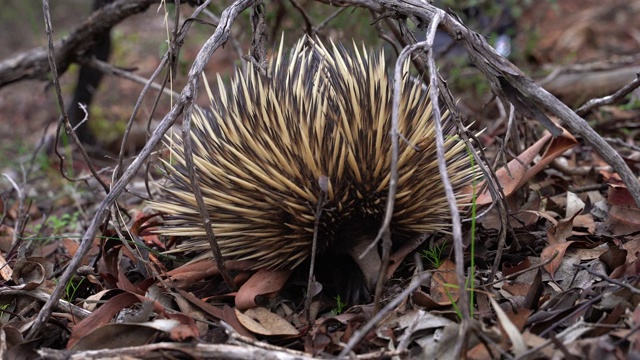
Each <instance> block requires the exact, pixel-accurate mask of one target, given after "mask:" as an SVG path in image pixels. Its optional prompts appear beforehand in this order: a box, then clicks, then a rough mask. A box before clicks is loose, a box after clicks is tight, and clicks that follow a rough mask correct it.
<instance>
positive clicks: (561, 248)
mask: <svg viewBox="0 0 640 360" xmlns="http://www.w3.org/2000/svg"><path fill="white" fill-rule="evenodd" d="M572 243H573V241H567V242H563V243H559V244H552V245H549V246H547V247H545V248H544V250H542V254H540V260H541V261H542V262H546V261H549V260H551V259H552V258H553V260H551V262H550V263H548V264H547V265H545V266H544V269H545V270H547V272H548V273H549V274H551V276H553V274H555V272H556V270H558V268H559V267H560V264H561V263H562V258H563V257H564V253H565V252H566V251H567V248H568V247H569V246H570V245H571V244H572ZM554 256H555V257H554Z"/></svg>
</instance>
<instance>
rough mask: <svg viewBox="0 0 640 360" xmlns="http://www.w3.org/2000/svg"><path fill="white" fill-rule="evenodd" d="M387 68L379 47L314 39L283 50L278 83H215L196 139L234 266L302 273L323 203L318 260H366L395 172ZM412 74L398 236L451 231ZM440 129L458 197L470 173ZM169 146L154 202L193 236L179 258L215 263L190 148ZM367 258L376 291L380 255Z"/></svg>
mask: <svg viewBox="0 0 640 360" xmlns="http://www.w3.org/2000/svg"><path fill="white" fill-rule="evenodd" d="M384 59H385V57H384V54H383V53H382V52H380V53H378V54H368V53H366V52H364V51H360V50H358V48H357V47H355V46H354V47H353V48H352V49H346V48H345V47H343V46H340V45H334V44H332V45H331V46H329V47H326V46H324V45H323V44H322V43H320V42H319V41H315V40H311V39H309V38H304V39H301V40H300V41H298V43H297V44H296V46H295V47H294V48H293V50H292V51H291V52H290V53H289V55H288V56H285V55H284V54H283V48H282V46H281V47H280V48H279V49H278V52H277V54H276V55H275V56H274V58H273V59H272V60H271V62H270V64H269V68H268V73H269V76H263V75H260V73H259V72H258V71H257V70H256V69H254V68H253V67H252V66H248V70H247V71H246V72H242V71H240V70H238V71H237V72H236V76H235V78H234V80H233V81H232V83H231V86H230V87H227V86H226V85H225V84H223V82H222V80H221V79H220V77H218V84H219V87H218V88H219V94H220V96H219V97H214V98H213V99H211V109H209V110H208V111H206V112H204V111H201V112H198V113H197V114H196V115H195V116H194V118H193V119H192V120H193V128H192V130H191V140H192V141H193V144H194V159H193V160H194V164H195V167H196V170H197V174H198V179H199V180H198V181H199V185H200V188H201V189H202V193H203V196H204V197H205V199H204V200H205V203H206V206H207V210H208V212H209V216H210V218H211V223H212V227H213V230H214V232H215V234H216V237H217V241H218V245H219V246H220V250H221V252H222V256H223V257H224V258H225V259H236V260H251V261H253V264H254V265H253V268H255V269H258V268H286V269H294V268H296V267H297V266H298V265H300V264H301V263H303V262H304V261H305V260H307V259H309V258H310V255H311V248H312V247H311V245H312V240H313V237H314V232H315V229H314V228H315V223H316V211H315V209H316V206H317V204H318V201H320V199H325V201H324V202H323V204H324V205H323V209H322V215H321V217H320V221H319V228H318V229H317V230H318V233H317V236H318V240H319V243H318V254H319V255H323V256H324V257H325V258H327V257H328V258H330V259H331V258H332V256H333V255H332V254H334V253H336V254H340V253H342V254H344V253H346V254H350V255H351V257H352V258H357V256H356V255H359V254H360V253H361V252H362V249H363V244H364V243H365V241H363V240H362V239H366V238H369V240H368V242H370V241H371V240H373V239H374V238H375V234H376V233H377V230H378V227H379V226H380V223H381V221H382V218H383V214H384V207H385V204H386V201H387V192H388V186H389V172H390V165H391V157H390V153H391V138H390V135H389V131H390V127H391V111H392V99H391V95H392V88H391V87H392V79H391V78H390V77H389V76H388V75H387V70H386V66H385V61H384ZM403 79H404V83H403V86H402V92H401V100H402V101H401V104H400V112H399V131H400V133H401V134H402V136H403V138H404V141H402V142H400V148H399V161H398V174H399V177H398V190H397V194H396V199H395V201H396V203H395V208H394V213H393V218H392V223H391V226H392V231H393V233H394V235H400V236H409V235H411V234H420V233H426V232H434V231H435V232H446V231H448V229H449V228H450V219H449V210H448V207H447V206H445V204H446V198H445V193H444V189H443V187H442V184H441V182H440V174H439V172H438V165H437V157H436V150H435V142H434V131H435V129H434V122H433V120H432V118H431V104H430V102H429V94H428V90H427V89H426V88H425V87H424V86H423V85H422V84H420V83H419V82H417V81H413V80H411V77H410V76H409V66H408V64H407V65H406V66H405V67H404V72H403ZM205 113H206V115H205ZM442 121H443V123H442V125H443V128H444V131H445V149H446V159H447V163H448V173H449V177H450V179H451V182H452V185H453V188H454V191H456V192H458V193H461V189H462V188H464V187H465V186H466V185H467V184H468V183H469V182H470V181H471V179H472V178H473V169H472V167H471V166H470V164H469V162H468V160H467V155H466V148H465V145H464V143H463V142H461V141H460V140H459V139H458V137H457V136H456V134H455V128H454V126H453V125H452V123H451V122H449V120H447V118H446V117H445V118H444V119H443V120H442ZM170 150H171V160H172V162H171V163H169V162H165V167H166V170H167V180H168V181H167V185H166V187H165V189H164V192H165V194H164V196H163V198H162V200H159V201H155V202H153V203H152V206H153V208H154V209H156V210H158V211H161V212H163V213H164V214H166V216H165V223H164V225H163V226H162V227H161V228H159V230H158V232H159V233H161V234H165V235H170V236H179V237H184V241H182V243H181V244H180V245H178V247H177V249H176V250H177V251H189V252H194V253H196V254H198V255H199V256H200V257H203V256H205V257H206V256H211V252H210V250H209V244H208V241H207V239H206V234H205V230H204V228H203V225H202V222H201V219H200V214H199V212H198V207H197V204H196V200H195V198H194V195H193V191H192V187H191V183H190V181H189V175H188V172H187V171H186V169H185V160H184V157H185V154H184V149H183V142H182V140H181V139H177V140H176V139H172V141H171V142H170ZM321 177H326V179H328V181H327V186H326V187H325V188H321V187H320V185H319V184H318V179H320V178H321ZM460 197H463V195H460ZM345 234H346V235H345ZM371 234H373V235H371ZM368 242H366V243H367V244H366V245H367V246H368ZM345 247H346V248H345ZM364 247H365V248H366V246H364ZM371 253H372V254H373V255H371V256H372V257H373V256H374V255H375V256H378V255H377V251H372V252H371ZM336 256H337V255H336ZM329 262H331V261H329ZM356 263H358V265H359V267H360V269H361V270H362V271H363V274H361V275H362V276H361V277H362V278H364V279H365V282H366V284H367V286H368V288H369V289H372V286H373V285H374V284H375V279H377V277H378V271H379V266H380V264H379V259H366V260H365V261H364V262H363V261H360V260H356Z"/></svg>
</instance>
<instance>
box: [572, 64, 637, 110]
mask: <svg viewBox="0 0 640 360" xmlns="http://www.w3.org/2000/svg"><path fill="white" fill-rule="evenodd" d="M638 87H640V73H636V78H635V79H633V81H632V82H630V83H629V84H627V85H625V86H624V87H623V88H622V89H620V90H618V91H616V92H615V93H613V94H612V95H609V96H605V97H601V98H598V99H591V100H589V101H587V103H586V104H584V105H582V106H581V107H580V108H579V109H578V110H576V114H578V115H580V116H585V115H587V114H588V113H589V112H590V111H591V110H593V109H596V108H599V107H601V106H605V105H611V104H615V103H616V102H618V101H620V100H622V99H624V97H625V96H627V95H629V94H631V92H633V90H635V89H637V88H638Z"/></svg>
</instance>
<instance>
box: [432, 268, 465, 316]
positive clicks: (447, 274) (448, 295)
mask: <svg viewBox="0 0 640 360" xmlns="http://www.w3.org/2000/svg"><path fill="white" fill-rule="evenodd" d="M457 287H458V277H457V276H456V265H455V264H454V263H453V262H451V260H449V259H446V260H445V261H444V262H443V263H442V265H440V267H439V268H438V270H436V271H434V273H433V276H432V277H431V298H432V299H433V301H435V302H436V303H437V304H438V305H440V306H444V305H451V303H452V302H456V301H458V297H459V291H458V288H457Z"/></svg>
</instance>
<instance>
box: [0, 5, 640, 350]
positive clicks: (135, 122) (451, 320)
mask: <svg viewBox="0 0 640 360" xmlns="http://www.w3.org/2000/svg"><path fill="white" fill-rule="evenodd" d="M28 3H29V4H28ZM30 3H36V2H23V1H18V0H14V1H8V4H6V5H5V7H4V10H3V12H2V13H3V15H0V19H1V20H2V23H0V26H2V30H3V33H4V34H12V36H3V37H2V39H1V40H0V42H1V43H2V45H3V46H1V47H0V57H1V58H2V59H3V60H0V109H1V110H2V111H0V114H2V115H1V116H3V117H4V121H2V122H1V123H0V126H2V128H0V129H1V130H2V131H1V132H0V133H1V134H2V145H1V147H0V151H2V156H0V167H1V168H2V175H3V176H2V179H1V180H0V191H1V192H2V196H1V198H0V213H1V214H2V218H1V222H0V326H1V328H0V353H1V354H2V356H3V358H8V359H11V358H36V357H44V358H69V357H71V358H77V359H80V358H82V359H84V358H105V357H113V356H123V357H132V358H157V357H163V356H170V357H174V358H229V359H230V358H276V357H277V358H281V359H287V358H292V359H293V358H296V359H303V358H312V357H331V356H337V355H341V356H348V355H350V354H351V355H353V356H357V357H358V358H362V359H365V358H391V357H395V358H439V359H451V358H460V357H466V358H472V359H489V358H518V359H533V358H536V359H538V358H557V359H562V358H566V359H572V358H595V359H597V358H603V359H604V358H606V359H610V358H611V359H626V358H637V357H638V356H640V336H639V335H638V331H637V330H638V328H639V327H640V306H639V304H640V297H639V296H638V295H639V294H640V288H639V287H638V286H637V284H638V279H639V277H638V276H639V273H640V260H638V259H637V254H638V252H639V251H640V209H639V207H640V182H639V181H638V175H639V174H640V100H639V98H638V93H637V90H636V88H637V87H638V85H639V84H640V81H639V80H638V75H637V72H638V69H639V68H640V67H639V65H640V56H639V55H638V54H640V51H639V50H640V25H638V24H640V6H639V5H638V4H637V2H635V1H632V0H626V1H625V0H616V1H608V2H602V1H593V0H557V1H551V0H549V1H541V2H537V3H535V4H534V6H529V5H528V2H527V1H517V0H505V1H504V2H503V3H504V4H506V5H505V7H501V6H498V5H495V2H489V3H493V4H494V5H493V6H491V5H487V6H486V7H485V8H483V10H482V11H483V13H484V14H489V15H488V17H489V19H496V18H498V17H499V16H500V14H499V12H500V10H504V9H509V13H510V14H511V16H512V17H513V18H514V24H513V26H511V27H510V30H509V31H508V32H507V33H508V34H509V35H510V36H511V37H512V39H513V40H512V44H511V46H512V53H511V57H510V60H511V61H512V62H513V63H515V65H514V64H513V63H511V62H509V61H507V60H505V59H504V58H502V57H501V56H499V55H497V54H496V53H494V52H492V51H491V50H490V49H489V47H488V45H487V42H486V41H484V40H483V38H482V37H479V36H477V35H476V34H475V33H473V32H472V31H471V30H473V31H478V32H483V31H485V32H483V34H484V35H486V36H487V37H488V39H489V42H491V41H492V40H493V39H494V38H495V35H496V34H495V33H494V32H493V30H492V29H495V28H494V27H492V26H491V21H489V22H483V21H480V18H479V17H478V15H474V14H467V13H463V12H462V11H461V9H456V10H459V11H460V15H461V17H462V18H463V20H464V21H465V23H466V24H467V26H468V28H467V27H466V26H465V25H462V24H461V23H459V22H458V21H457V20H456V17H455V16H453V15H449V14H447V13H445V12H441V11H439V10H438V9H437V8H436V7H434V6H432V5H429V4H428V3H427V2H420V1H417V0H416V1H414V0H410V1H404V2H396V1H389V0H339V1H317V2H314V1H311V0H304V1H303V0H295V1H294V0H279V1H272V2H268V3H266V4H263V5H262V6H261V7H259V8H258V10H259V11H254V12H253V13H252V10H256V8H254V7H253V6H254V5H256V3H258V2H257V1H251V0H238V1H236V2H231V1H227V2H225V5H221V4H219V2H216V4H214V5H209V4H208V1H207V2H206V5H208V6H202V7H199V8H196V7H190V6H188V5H182V6H181V8H180V11H178V12H176V8H175V6H174V5H172V4H164V3H161V2H160V1H159V0H158V1H154V0H135V1H134V0H128V1H124V0H117V1H114V4H113V6H109V7H107V8H103V9H102V10H100V11H101V12H100V13H98V15H96V16H93V17H91V18H89V14H90V6H88V5H86V4H84V3H85V2H82V1H71V0H69V1H66V2H56V4H55V6H53V5H51V6H53V8H51V12H50V15H51V20H50V22H48V26H51V27H52V28H53V30H54V31H53V38H52V41H53V42H52V44H54V49H53V50H54V51H55V54H56V57H55V65H56V68H57V74H54V73H52V71H51V68H50V61H49V56H51V55H52V54H53V53H52V52H51V49H49V48H47V42H48V39H47V38H46V33H45V31H44V30H43V29H45V25H46V24H47V22H45V21H44V20H43V16H42V7H40V4H39V3H38V4H36V5H34V4H30ZM43 3H45V4H48V2H47V1H43ZM448 3H450V2H447V1H441V2H440V3H438V2H436V5H440V6H443V5H447V4H448ZM83 4H84V5H83ZM443 8H444V7H443ZM72 9H73V10H72ZM205 9H206V10H205ZM156 10H157V11H156ZM178 15H179V16H178ZM465 15H466V17H465ZM193 18H197V19H199V20H197V21H194V20H193ZM86 19H88V20H86ZM176 20H177V21H178V23H177V24H176ZM434 21H435V23H434ZM432 23H434V24H437V25H439V29H440V30H441V31H443V32H442V34H443V35H446V34H449V35H455V36H456V38H457V45H455V46H454V47H452V49H451V51H452V53H454V54H455V55H452V56H447V55H446V54H445V55H442V56H438V57H435V58H434V57H431V56H429V54H428V53H427V52H423V53H420V54H419V56H416V57H415V58H414V59H413V60H414V61H413V63H412V66H413V69H414V71H415V74H416V75H423V77H424V79H425V81H429V79H437V78H438V77H437V76H434V75H435V74H436V71H439V73H438V75H440V76H441V77H442V79H444V80H446V83H445V82H442V81H440V82H436V81H435V80H434V83H433V84H435V85H436V86H432V91H436V89H437V91H438V92H439V94H440V98H441V99H442V101H443V102H444V103H445V104H446V105H447V106H449V107H450V109H451V110H452V112H453V113H454V115H456V116H457V117H458V118H459V119H460V120H461V122H462V123H463V124H465V125H464V126H471V129H472V130H473V133H476V132H478V131H480V130H482V132H481V133H480V135H479V136H478V141H479V143H480V144H481V146H482V149H483V151H482V152H480V153H479V154H478V160H479V162H481V163H482V164H484V165H485V167H486V168H487V173H486V174H485V176H486V178H487V179H489V180H488V181H487V182H488V183H489V184H490V185H492V186H489V187H482V186H481V185H479V186H478V188H477V196H476V201H475V204H476V205H475V207H474V213H473V214H476V215H477V216H476V217H475V221H474V222H473V223H472V222H465V223H463V224H462V226H461V230H463V231H462V233H461V234H458V236H446V237H442V236H439V235H438V236H429V237H426V236H425V237H423V238H422V239H421V241H422V242H421V243H416V248H417V250H416V249H415V248H412V249H410V251H406V249H404V248H403V249H400V251H397V252H395V253H393V254H391V259H392V260H393V261H394V262H395V263H396V264H397V266H395V267H393V270H391V271H389V272H388V274H389V280H388V281H387V282H386V286H385V287H384V289H381V290H382V292H381V293H380V294H379V296H378V297H377V298H376V300H375V301H374V303H371V304H363V305H357V306H345V304H344V302H343V301H341V299H339V298H333V297H331V296H326V294H324V293H322V292H321V293H320V294H318V295H317V296H315V297H314V298H313V302H309V303H307V302H306V299H305V297H304V295H303V294H304V293H305V292H306V291H307V289H313V287H311V286H309V287H308V286H307V284H306V276H307V273H306V272H307V270H306V269H302V270H300V273H301V276H298V277H295V276H294V277H292V279H294V280H291V281H287V277H288V274H286V276H285V275H283V274H280V273H278V272H266V273H265V272H258V273H256V274H253V273H249V272H247V271H243V268H242V264H239V265H238V264H234V263H229V262H228V263H227V264H226V266H221V265H222V264H218V267H222V268H224V269H223V270H226V271H222V274H225V273H226V276H222V275H221V274H220V273H221V272H220V271H218V270H217V267H216V265H215V264H213V263H210V262H200V263H195V264H191V265H189V266H180V265H182V264H183V263H184V259H179V258H175V257H168V256H166V255H164V254H163V253H162V252H163V251H164V250H166V249H168V248H171V247H172V246H174V245H175V244H174V242H175V241H174V240H175V239H163V238H159V237H158V236H156V235H154V234H153V233H152V232H151V230H152V229H153V227H154V226H156V225H157V224H158V222H159V221H161V219H160V217H158V216H157V214H153V213H151V211H150V210H149V208H148V207H147V205H146V203H145V199H148V198H150V197H153V196H157V195H158V193H157V191H158V188H157V185H156V182H157V179H159V178H160V177H161V172H160V171H159V170H158V169H157V167H156V165H157V153H162V151H161V150H162V146H161V144H160V140H161V138H162V135H163V134H164V133H165V132H167V131H170V129H171V128H172V127H173V126H174V123H175V122H176V120H178V121H182V115H183V114H185V113H187V112H189V111H190V108H191V107H192V106H194V104H199V105H205V104H206V103H207V99H206V94H205V91H204V87H203V86H202V84H201V77H200V76H199V75H200V74H201V73H202V72H203V71H204V72H205V73H206V74H209V78H210V79H212V75H213V74H215V73H220V74H221V76H222V77H223V78H224V79H228V78H229V76H230V75H229V74H231V73H232V69H233V67H234V66H240V67H243V66H246V63H247V61H254V62H256V63H257V64H260V63H261V62H262V61H263V60H265V58H266V57H268V56H270V54H269V52H270V50H269V49H271V48H272V45H271V44H273V43H274V42H276V41H278V40H279V39H280V34H282V33H284V34H285V37H284V38H285V42H286V43H288V44H291V43H293V42H295V41H296V40H297V39H298V38H299V37H300V36H302V35H303V34H304V33H309V34H313V35H317V36H318V37H320V38H321V39H325V40H327V39H332V40H335V41H343V42H345V43H349V42H351V39H354V40H355V41H356V42H358V43H364V44H365V46H366V47H368V48H371V49H375V48H379V47H382V46H386V47H388V48H389V51H387V53H388V54H393V53H394V51H393V50H391V48H394V49H397V50H398V52H399V51H400V50H402V49H403V48H407V47H409V46H412V45H413V44H415V43H416V41H424V39H425V35H429V34H432V32H431V31H432V30H434V29H435V27H433V28H432V29H430V28H429V24H432ZM252 24H253V25H252ZM255 24H258V25H255ZM110 26H114V27H113V30H112V39H113V49H112V55H111V60H110V63H111V64H113V65H115V66H111V65H108V64H102V68H103V69H104V71H105V72H106V73H107V74H109V75H107V76H105V78H104V79H103V82H102V83H101V85H100V87H99V89H98V91H97V93H96V96H95V98H94V100H93V104H92V105H91V107H90V108H89V112H88V114H89V115H88V116H89V124H90V127H91V129H92V131H93V133H94V134H95V135H96V137H97V139H98V143H96V144H85V145H90V146H80V145H79V143H77V142H76V141H75V140H76V139H74V136H71V135H70V134H65V132H64V131H62V130H61V129H62V128H64V126H66V124H65V123H64V122H62V121H58V118H59V116H60V111H59V109H60V108H65V107H66V106H67V104H66V103H65V104H64V106H62V104H60V103H59V101H63V100H64V101H65V102H68V101H70V100H69V99H70V96H71V95H70V94H71V92H72V91H73V86H74V85H73V84H74V81H75V78H76V74H77V72H78V67H77V66H76V65H72V64H73V63H77V62H82V61H85V62H87V61H92V60H91V59H90V58H86V57H82V54H83V51H84V50H86V48H87V46H88V45H87V44H90V43H92V41H93V39H94V38H95V37H96V36H97V35H98V34H100V33H101V32H104V31H105V29H106V28H109V27H110ZM14 35H15V36H14ZM64 36H67V41H65V42H61V41H60V39H62V38H63V37H64ZM416 39H417V40H416ZM205 44H206V45H205ZM222 45H225V46H224V47H221V46H222ZM203 46H204V48H203ZM167 48H170V49H172V51H174V52H175V54H176V55H175V56H174V55H173V54H171V53H169V52H167ZM201 49H204V50H203V51H201ZM419 49H426V47H425V44H422V46H420V47H419ZM178 51H179V52H178ZM455 51H460V52H461V53H456V52H455ZM464 53H467V54H468V57H467V56H462V55H460V54H464ZM245 54H250V56H246V55H245ZM396 54H397V53H396ZM396 59H397V58H396V57H394V58H393V59H389V60H388V63H389V64H394V63H395V61H396ZM471 64H473V65H472V66H471ZM70 65H71V66H70ZM98 65H99V64H98ZM434 65H437V66H434ZM116 66H117V68H116ZM516 66H517V67H516ZM156 70H157V73H156V75H154V72H156ZM169 70H171V71H169ZM392 70H393V69H391V68H390V69H389V71H390V72H391V71H392ZM112 72H115V73H117V74H112ZM135 76H137V77H138V78H134V77H135ZM531 78H533V79H534V80H535V82H534V81H531ZM149 79H151V80H149ZM52 80H55V81H52ZM149 81H152V82H153V83H154V86H153V87H152V88H151V90H149V91H148V92H144V91H143V87H144V85H145V83H147V82H149ZM538 84H541V85H543V86H544V88H545V89H546V90H548V91H549V92H550V93H551V94H553V96H552V95H551V94H549V93H547V92H546V91H545V90H543V89H542V88H540V87H538ZM162 85H164V90H163V91H162V92H161V91H159V90H158V88H159V87H160V86H162ZM58 91H60V92H61V97H60V99H61V100H58V99H57V92H58ZM194 94H197V96H195V97H193V95H194ZM494 95H496V96H494ZM454 99H456V100H454ZM558 99H560V100H561V101H562V102H560V101H559V100H558ZM454 104H455V105H454ZM565 104H566V105H565ZM511 105H513V106H511ZM537 108H541V109H544V110H545V111H544V113H545V114H546V115H542V116H541V115H540V113H539V112H536V111H535V109H537ZM532 109H533V110H532ZM571 109H573V110H571ZM521 114H525V115H526V116H525V117H522V116H521ZM547 116H548V118H547ZM549 119H550V121H549ZM555 124H557V125H558V126H562V128H563V129H564V131H560V130H559V128H558V127H556V125H555ZM147 129H151V130H152V131H153V132H152V133H147ZM174 130H176V131H180V129H179V128H176V129H174ZM549 132H551V133H554V135H557V136H556V137H554V136H552V135H551V134H550V133H549ZM56 135H58V136H56ZM123 137H124V139H125V140H122V139H123ZM121 143H122V144H124V145H121ZM85 148H87V149H89V150H90V153H91V156H89V155H87V154H86V152H85V151H84V149H85ZM492 194H493V195H492ZM494 199H500V200H494ZM442 206H447V205H446V204H442ZM469 217H474V216H473V215H471V216H469ZM454 233H455V231H454ZM299 269H300V268H299ZM224 278H226V281H225V279H224ZM297 280H301V281H297ZM229 284H232V285H231V286H229ZM236 285H237V286H240V289H239V290H238V291H237V292H236V291H234V290H232V288H233V287H235V286H236ZM462 288H464V290H465V291H460V289H462ZM636 301H638V302H636ZM309 320H311V321H309ZM636 321H638V322H636Z"/></svg>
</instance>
